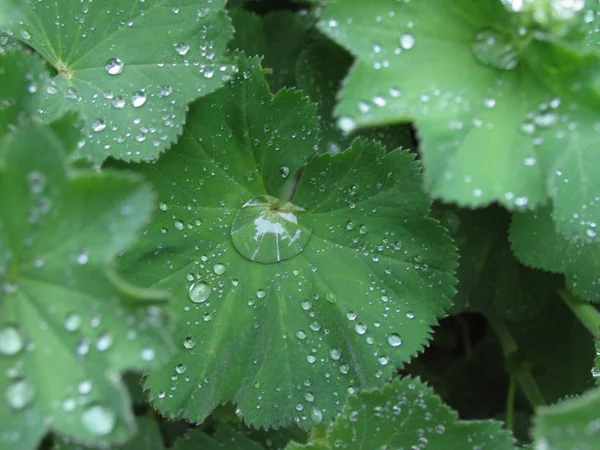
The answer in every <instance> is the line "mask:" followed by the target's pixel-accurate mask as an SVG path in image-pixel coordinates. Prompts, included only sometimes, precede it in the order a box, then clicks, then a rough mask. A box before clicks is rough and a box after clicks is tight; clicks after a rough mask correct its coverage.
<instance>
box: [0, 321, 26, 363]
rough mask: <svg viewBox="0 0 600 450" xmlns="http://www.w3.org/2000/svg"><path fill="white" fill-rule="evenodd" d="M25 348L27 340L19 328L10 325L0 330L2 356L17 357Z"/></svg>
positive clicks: (0, 352) (0, 351)
mask: <svg viewBox="0 0 600 450" xmlns="http://www.w3.org/2000/svg"><path fill="white" fill-rule="evenodd" d="M24 346H25V339H24V338H23V335H22V334H21V332H20V331H19V329H18V328H17V327H15V326H12V325H9V326H7V327H4V328H2V329H1V330H0V354H2V355H5V356H12V355H16V354H17V353H19V352H20V351H21V350H23V347H24Z"/></svg>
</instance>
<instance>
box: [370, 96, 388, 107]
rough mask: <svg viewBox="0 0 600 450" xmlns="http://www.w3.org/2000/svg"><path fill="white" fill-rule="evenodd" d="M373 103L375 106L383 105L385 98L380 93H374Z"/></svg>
mask: <svg viewBox="0 0 600 450" xmlns="http://www.w3.org/2000/svg"><path fill="white" fill-rule="evenodd" d="M373 103H374V104H375V105H376V106H379V107H383V106H385V105H386V104H387V100H386V99H385V97H383V96H381V95H376V96H375V97H373Z"/></svg>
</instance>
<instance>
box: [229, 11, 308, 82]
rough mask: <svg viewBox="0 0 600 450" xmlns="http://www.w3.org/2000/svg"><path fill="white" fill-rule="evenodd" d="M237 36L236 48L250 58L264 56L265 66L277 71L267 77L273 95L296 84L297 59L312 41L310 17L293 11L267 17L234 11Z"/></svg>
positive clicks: (233, 46) (234, 47)
mask: <svg viewBox="0 0 600 450" xmlns="http://www.w3.org/2000/svg"><path fill="white" fill-rule="evenodd" d="M230 15H231V18H232V20H233V24H234V27H235V37H234V39H233V40H232V41H231V43H230V44H229V47H230V48H232V49H238V50H243V51H244V52H245V53H246V54H247V55H259V56H264V60H263V63H262V65H263V66H264V67H266V68H270V69H272V70H273V73H272V74H269V75H267V77H266V78H267V81H268V82H269V86H270V87H271V91H272V92H277V91H279V90H280V89H282V88H284V87H293V86H295V85H296V78H295V73H294V68H295V65H296V60H297V59H298V56H299V55H300V52H301V51H302V49H303V48H304V47H305V46H306V44H307V42H308V40H309V33H308V28H309V24H308V23H307V20H306V18H303V17H301V16H300V15H298V14H297V13H293V12H291V11H274V12H272V13H269V14H267V15H265V16H258V15H256V14H254V13H251V12H248V11H243V10H232V11H230Z"/></svg>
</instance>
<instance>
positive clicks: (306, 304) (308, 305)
mask: <svg viewBox="0 0 600 450" xmlns="http://www.w3.org/2000/svg"><path fill="white" fill-rule="evenodd" d="M300 307H301V308H302V309H303V310H304V311H310V309H311V308H312V302H311V301H310V300H304V301H303V302H302V303H300Z"/></svg>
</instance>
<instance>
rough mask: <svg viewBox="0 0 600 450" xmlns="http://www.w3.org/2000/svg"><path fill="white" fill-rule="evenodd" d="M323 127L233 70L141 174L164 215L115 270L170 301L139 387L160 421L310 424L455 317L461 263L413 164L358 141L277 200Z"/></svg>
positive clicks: (298, 99)
mask: <svg viewBox="0 0 600 450" xmlns="http://www.w3.org/2000/svg"><path fill="white" fill-rule="evenodd" d="M216 105H219V107H218V108H216ZM316 122H317V119H316V116H315V108H314V106H313V105H312V104H310V103H308V102H307V101H306V99H305V98H303V97H302V96H301V94H300V93H299V92H296V91H288V90H282V91H280V92H279V93H278V94H277V95H276V96H275V97H272V96H271V94H270V92H269V91H268V88H267V86H266V83H265V81H264V77H263V72H262V70H261V68H260V67H259V65H258V60H257V59H252V60H249V61H246V60H245V57H243V56H240V73H239V74H238V75H237V78H236V79H235V80H234V81H232V82H231V83H230V84H229V85H228V86H227V87H226V88H224V89H222V90H220V91H218V92H216V93H214V94H212V95H211V96H209V97H207V98H206V99H203V100H201V101H199V102H197V103H196V104H195V105H194V106H193V107H192V109H191V110H190V116H189V120H188V125H187V126H186V130H185V132H184V134H183V136H182V137H181V139H180V141H179V142H178V143H177V145H176V146H175V147H174V148H173V149H171V150H170V151H169V152H167V153H166V154H165V155H164V156H163V157H162V158H161V159H160V160H159V161H158V162H157V163H156V164H143V165H139V166H137V167H136V169H137V170H138V171H139V172H142V173H144V174H147V175H148V176H149V177H151V178H152V179H154V180H155V183H156V188H157V190H158V192H159V200H160V202H161V203H160V211H159V212H158V213H157V214H156V216H155V219H154V222H153V223H152V225H151V226H150V227H149V228H148V229H147V230H146V231H144V232H143V233H142V234H143V236H142V240H141V241H140V244H139V245H137V246H136V247H135V248H134V249H133V250H132V251H130V252H129V253H128V254H126V255H125V256H124V258H123V261H122V265H121V267H122V268H123V270H124V271H125V272H126V273H127V274H129V277H130V279H131V280H135V281H136V282H139V283H143V284H144V285H147V286H155V287H164V288H168V289H169V290H170V291H171V293H172V294H173V296H174V297H175V302H174V303H173V304H172V311H173V312H174V314H176V315H177V316H178V326H177V327H176V330H175V339H176V342H177V345H178V347H179V352H178V353H177V355H175V356H174V357H173V358H172V359H171V361H170V363H169V364H168V365H167V366H166V368H165V369H164V370H161V371H157V372H154V373H152V374H151V375H150V376H149V378H148V380H147V387H148V388H150V390H151V400H152V401H153V402H154V404H155V405H156V407H157V408H158V409H159V410H160V411H161V412H162V413H163V414H165V415H167V416H170V417H173V416H180V417H185V418H186V419H188V420H191V421H194V422H200V421H202V420H204V418H205V417H206V416H207V415H208V414H209V413H210V411H211V410H212V409H214V408H215V407H216V406H217V405H219V404H222V403H226V402H233V403H235V404H236V405H237V406H238V407H239V408H240V414H242V415H243V417H244V420H245V421H246V422H247V423H249V424H251V425H254V426H259V425H260V426H264V427H278V426H283V425H288V424H290V423H292V422H296V423H298V424H300V425H301V426H302V427H303V428H306V427H310V426H311V425H313V424H318V423H320V422H321V421H324V420H328V419H329V418H330V417H332V416H333V415H334V414H335V413H336V411H337V409H338V407H339V405H340V404H341V403H342V402H343V400H344V398H345V396H346V395H347V392H348V390H350V391H352V390H353V389H356V388H361V387H362V388H366V387H373V386H380V385H382V384H383V383H384V382H385V380H386V379H388V378H389V377H390V376H391V375H392V373H393V372H394V370H395V367H399V366H401V365H402V364H403V363H404V362H406V361H408V360H409V359H410V358H411V357H412V356H413V355H414V354H415V353H416V352H418V351H419V350H421V349H422V348H423V345H424V344H425V343H426V341H427V339H428V337H429V333H430V329H431V326H432V325H433V324H434V323H435V322H436V318H437V317H439V316H440V315H442V314H443V313H444V309H445V308H447V307H448V306H449V305H450V297H451V296H452V294H453V284H454V279H453V276H452V273H453V270H454V268H455V265H456V255H455V253H454V250H453V247H452V245H451V243H450V240H449V239H448V237H447V236H446V235H445V234H444V232H443V230H442V228H441V227H440V226H439V225H438V224H437V222H435V221H434V220H432V219H430V218H427V217H426V216H427V213H428V210H429V201H428V199H427V198H426V196H425V195H424V194H423V193H422V192H421V190H420V183H421V180H420V175H419V170H418V164H417V163H416V162H415V161H414V158H413V157H412V156H411V155H410V154H409V153H407V152H400V151H396V152H392V153H389V154H387V155H386V154H385V151H384V149H383V148H381V147H380V146H379V145H378V144H375V143H373V142H364V141H357V142H355V143H354V144H353V145H352V147H351V148H350V149H349V150H347V151H345V152H343V153H340V154H338V155H335V156H333V157H332V156H330V155H321V156H315V157H313V158H312V159H310V160H309V162H308V163H307V165H306V167H304V168H303V169H302V170H301V171H300V172H301V173H303V175H302V177H301V180H300V182H299V184H298V185H297V186H295V189H292V191H293V192H295V195H291V196H288V197H287V198H286V199H278V198H277V197H276V196H277V195H278V193H279V192H280V191H282V192H284V193H289V192H290V189H289V186H290V183H292V184H294V185H295V183H296V176H295V175H292V174H294V173H296V170H297V169H299V168H300V167H301V166H302V165H303V164H304V161H305V160H306V159H307V158H309V157H310V156H311V155H312V154H313V152H314V150H315V146H316V143H317V140H316V134H317V129H316ZM288 200H289V201H291V202H293V204H292V205H290V204H287V201H288ZM238 230H240V231H238ZM252 230H253V231H252ZM232 233H233V238H232ZM299 243H301V244H299ZM242 255H245V256H242Z"/></svg>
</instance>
